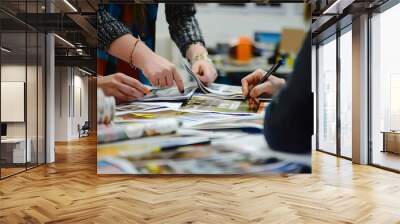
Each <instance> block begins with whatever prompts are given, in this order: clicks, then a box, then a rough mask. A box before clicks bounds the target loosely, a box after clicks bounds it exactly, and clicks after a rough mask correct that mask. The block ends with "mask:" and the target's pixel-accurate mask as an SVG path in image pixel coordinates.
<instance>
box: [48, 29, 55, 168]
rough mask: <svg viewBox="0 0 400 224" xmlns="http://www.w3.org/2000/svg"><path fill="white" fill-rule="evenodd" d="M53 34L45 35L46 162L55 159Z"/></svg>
mask: <svg viewBox="0 0 400 224" xmlns="http://www.w3.org/2000/svg"><path fill="white" fill-rule="evenodd" d="M54 47H55V44H54V35H53V34H47V36H46V50H47V51H46V63H47V65H46V66H47V67H46V95H47V96H46V97H47V98H46V146H47V147H46V163H52V162H54V161H55V150H54V132H55V128H54V127H55V118H54V114H55V72H54V67H55V58H54V57H55V56H54Z"/></svg>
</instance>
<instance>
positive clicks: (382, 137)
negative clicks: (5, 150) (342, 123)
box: [370, 5, 400, 170]
mask: <svg viewBox="0 0 400 224" xmlns="http://www.w3.org/2000/svg"><path fill="white" fill-rule="evenodd" d="M398 21H400V5H396V6H394V7H392V8H390V9H388V10H386V11H384V12H382V13H380V14H376V15H374V16H373V17H372V18H371V29H372V32H371V35H372V36H371V60H372V63H371V79H370V80H371V83H370V87H371V97H370V104H371V106H370V108H371V110H370V121H371V126H370V128H371V129H370V137H371V141H372V148H371V155H370V156H371V162H372V163H373V164H375V165H379V166H384V167H387V168H391V169H395V170H400V155H399V153H400V100H399V99H400V65H399V57H398V55H399V52H400V44H399V41H398V40H399V39H400V33H399V32H398V30H397V29H395V27H398Z"/></svg>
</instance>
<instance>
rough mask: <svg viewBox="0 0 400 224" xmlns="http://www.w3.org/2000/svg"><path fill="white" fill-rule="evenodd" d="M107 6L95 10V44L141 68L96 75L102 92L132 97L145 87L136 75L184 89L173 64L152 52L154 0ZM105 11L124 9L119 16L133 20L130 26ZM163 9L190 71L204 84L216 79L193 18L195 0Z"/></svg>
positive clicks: (117, 11) (144, 92) (144, 89)
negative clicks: (96, 35) (96, 33)
mask: <svg viewBox="0 0 400 224" xmlns="http://www.w3.org/2000/svg"><path fill="white" fill-rule="evenodd" d="M108 7H109V9H108V10H107V9H106V6H104V5H100V7H99V10H98V13H97V20H98V40H99V48H100V49H103V50H105V51H106V52H107V53H108V54H109V55H112V56H114V57H116V58H119V59H121V60H122V61H124V62H127V63H129V65H130V67H131V70H133V71H137V70H135V68H139V69H140V70H141V71H143V73H142V74H138V75H133V76H134V77H131V76H128V75H126V74H124V73H121V72H118V73H115V74H112V75H108V76H104V77H99V79H98V87H100V88H102V90H103V91H104V93H105V94H106V95H113V96H115V97H116V99H117V101H118V102H123V101H130V100H134V99H137V98H140V97H143V96H144V94H146V93H148V90H147V88H146V87H145V86H144V85H143V83H141V82H140V81H139V80H142V82H144V83H146V84H147V83H148V81H150V83H151V84H152V85H154V86H157V87H170V86H172V85H173V84H174V82H175V84H176V85H177V88H178V89H179V91H181V92H182V93H183V91H184V86H183V82H182V78H181V75H180V74H179V72H178V71H177V69H176V67H175V65H174V64H172V63H171V62H170V61H168V60H167V59H165V58H163V57H161V56H159V55H157V54H156V53H154V43H155V37H154V34H155V20H156V18H157V10H158V6H157V4H136V5H124V6H122V5H114V4H110V5H108ZM127 10H128V12H127ZM109 11H110V12H113V13H116V14H120V16H121V15H122V20H124V18H125V20H127V21H128V23H129V22H131V23H132V20H133V21H134V22H133V24H131V29H129V28H128V26H127V25H125V24H124V23H122V22H120V21H118V20H117V19H116V18H115V17H113V16H112V15H111V14H110V13H109ZM165 14H166V19H167V22H168V24H169V32H170V35H171V38H172V39H173V41H174V42H175V43H176V45H177V46H178V48H179V50H180V52H181V54H182V55H183V56H185V57H186V58H187V59H188V60H189V61H190V63H191V64H192V67H193V71H194V72H195V73H196V74H198V75H199V78H200V80H201V81H202V82H203V83H205V84H206V85H209V84H211V83H212V82H214V81H215V79H216V77H217V72H216V70H215V68H214V65H213V63H212V62H211V60H209V59H208V56H207V54H208V53H207V50H206V48H205V44H204V40H203V37H202V34H201V31H200V28H199V24H198V22H197V20H196V18H195V14H196V9H195V6H194V4H165ZM124 15H125V16H124ZM126 17H128V19H126ZM132 17H133V18H132ZM140 73H141V72H140Z"/></svg>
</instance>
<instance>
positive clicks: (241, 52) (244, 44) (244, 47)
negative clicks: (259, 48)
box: [236, 37, 252, 61]
mask: <svg viewBox="0 0 400 224" xmlns="http://www.w3.org/2000/svg"><path fill="white" fill-rule="evenodd" d="M251 57H252V41H251V39H250V38H249V37H240V38H239V40H238V44H237V47H236V59H237V60H239V61H249V60H250V59H251Z"/></svg>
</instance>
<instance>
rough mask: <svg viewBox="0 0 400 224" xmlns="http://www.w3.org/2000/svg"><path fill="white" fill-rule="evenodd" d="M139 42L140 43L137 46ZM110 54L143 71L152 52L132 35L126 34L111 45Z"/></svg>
mask: <svg viewBox="0 0 400 224" xmlns="http://www.w3.org/2000/svg"><path fill="white" fill-rule="evenodd" d="M137 41H139V42H138V43H137V44H135V43H136V42H137ZM108 53H109V54H111V55H112V56H114V57H117V58H119V59H121V60H123V61H125V62H128V63H132V64H133V65H134V66H136V67H138V68H140V69H143V68H144V63H145V61H146V58H148V56H149V55H151V54H152V51H151V50H150V49H149V48H148V47H147V46H146V45H145V44H144V43H142V42H141V41H140V40H138V39H137V38H135V37H134V36H132V35H131V34H125V35H123V36H121V37H119V38H118V39H116V40H114V41H113V42H112V43H111V45H110V48H109V49H108Z"/></svg>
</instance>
